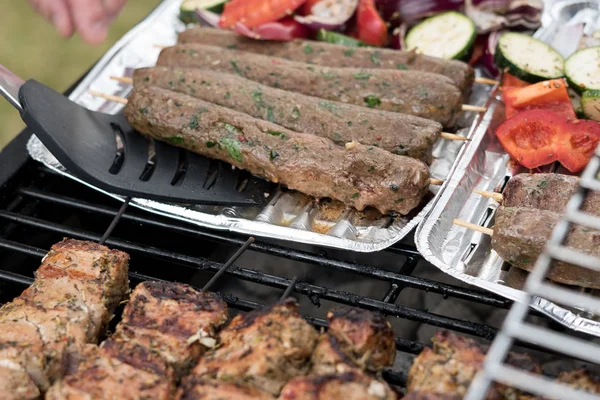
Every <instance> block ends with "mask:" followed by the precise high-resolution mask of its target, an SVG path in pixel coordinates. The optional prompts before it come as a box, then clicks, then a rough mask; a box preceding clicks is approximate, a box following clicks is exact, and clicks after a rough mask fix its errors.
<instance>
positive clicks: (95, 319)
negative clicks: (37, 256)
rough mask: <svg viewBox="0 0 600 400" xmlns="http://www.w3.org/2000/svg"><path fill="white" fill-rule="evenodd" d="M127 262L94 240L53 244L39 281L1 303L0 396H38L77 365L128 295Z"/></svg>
mask: <svg viewBox="0 0 600 400" xmlns="http://www.w3.org/2000/svg"><path fill="white" fill-rule="evenodd" d="M128 262H129V256H128V255H127V254H125V253H123V252H120V251H117V250H110V249H108V248H107V247H105V246H102V245H99V244H96V243H92V242H87V241H79V240H73V239H65V240H63V241H62V242H60V243H57V244H55V245H53V246H52V248H51V249H50V251H49V252H48V254H47V255H46V256H45V257H44V258H43V260H42V264H41V266H40V267H39V269H38V270H37V271H36V279H35V281H34V283H33V284H32V285H31V286H30V287H29V288H28V289H26V290H25V291H24V292H23V293H22V294H21V295H20V296H19V297H18V298H16V299H15V300H14V301H12V302H10V303H7V304H5V305H4V306H3V307H2V308H0V398H2V399H7V400H8V399H11V400H30V399H37V398H39V397H40V394H41V393H43V392H44V391H45V390H46V389H48V387H49V385H50V384H52V383H53V382H55V381H56V380H57V379H59V378H61V377H62V376H63V375H64V374H65V373H66V372H68V371H70V370H72V369H74V368H76V365H77V364H78V362H79V361H80V360H81V359H82V357H83V356H84V353H85V346H86V344H87V343H95V342H96V341H97V339H98V335H99V334H100V333H102V332H103V331H104V329H105V328H106V326H107V324H108V322H109V320H110V318H111V317H112V314H113V312H114V309H115V307H116V306H117V304H118V303H119V301H120V300H121V299H122V298H123V297H124V295H125V292H126V290H127V286H128V285H127V269H128Z"/></svg>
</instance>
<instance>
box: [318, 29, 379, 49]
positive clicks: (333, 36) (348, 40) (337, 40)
mask: <svg viewBox="0 0 600 400" xmlns="http://www.w3.org/2000/svg"><path fill="white" fill-rule="evenodd" d="M317 40H319V41H321V42H328V43H333V44H341V45H342V46H350V47H368V46H369V45H368V44H366V43H363V42H361V41H360V40H358V39H354V38H353V37H350V36H346V35H342V34H341V33H337V32H333V31H328V30H325V29H319V31H318V32H317Z"/></svg>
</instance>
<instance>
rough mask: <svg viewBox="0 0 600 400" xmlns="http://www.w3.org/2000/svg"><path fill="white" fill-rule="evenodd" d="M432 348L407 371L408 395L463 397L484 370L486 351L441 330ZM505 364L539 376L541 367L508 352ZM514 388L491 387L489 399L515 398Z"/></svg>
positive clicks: (435, 337)
mask: <svg viewBox="0 0 600 400" xmlns="http://www.w3.org/2000/svg"><path fill="white" fill-rule="evenodd" d="M432 341H433V349H430V348H428V347H426V348H425V349H424V350H423V351H422V352H421V353H420V354H419V355H418V356H417V357H416V358H415V360H414V362H413V364H412V366H411V367H410V370H409V372H408V379H407V384H406V391H407V393H410V392H420V393H423V394H425V393H427V394H430V395H445V396H450V397H452V396H456V397H458V398H463V396H464V395H465V394H466V393H467V390H468V389H469V386H470V385H471V382H472V381H473V378H475V375H476V374H477V372H479V371H480V370H481V369H482V368H483V362H484V359H485V352H486V349H484V348H482V346H480V345H479V344H477V343H476V342H475V341H473V340H471V339H467V338H465V337H461V336H458V335H455V334H453V333H450V332H446V331H441V332H438V333H436V335H435V336H434V337H433V339H432ZM506 362H507V364H509V365H511V366H513V367H515V368H519V369H522V370H525V371H527V372H531V373H536V374H539V373H541V368H540V366H539V365H538V364H537V363H536V362H535V361H533V360H532V359H531V357H529V356H528V355H526V354H516V353H509V356H508V359H507V360H506ZM521 395H524V394H523V393H522V392H520V391H519V390H517V389H514V388H509V387H506V386H504V385H501V384H498V383H496V384H494V385H493V386H492V387H491V389H490V391H489V392H488V397H487V399H488V400H501V399H504V398H507V399H508V398H510V399H514V398H518V396H521Z"/></svg>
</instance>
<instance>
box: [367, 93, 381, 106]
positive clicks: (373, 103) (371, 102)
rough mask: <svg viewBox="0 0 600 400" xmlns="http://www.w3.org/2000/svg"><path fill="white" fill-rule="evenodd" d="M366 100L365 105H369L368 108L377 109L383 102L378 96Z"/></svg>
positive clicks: (370, 96)
mask: <svg viewBox="0 0 600 400" xmlns="http://www.w3.org/2000/svg"><path fill="white" fill-rule="evenodd" d="M364 100H365V103H366V104H367V107H369V108H375V107H377V106H379V105H380V104H381V100H379V98H378V97H377V96H375V95H372V94H370V95H368V96H367V97H365V98H364Z"/></svg>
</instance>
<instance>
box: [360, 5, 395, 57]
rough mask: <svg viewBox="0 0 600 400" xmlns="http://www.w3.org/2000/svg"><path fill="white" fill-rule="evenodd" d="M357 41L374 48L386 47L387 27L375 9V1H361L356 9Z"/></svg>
mask: <svg viewBox="0 0 600 400" xmlns="http://www.w3.org/2000/svg"><path fill="white" fill-rule="evenodd" d="M356 28H357V29H356V36H357V39H358V40H360V41H363V42H365V43H368V44H370V45H373V46H385V44H386V43H387V35H388V31H387V26H386V24H385V21H384V20H383V18H381V16H380V15H379V13H378V12H377V8H375V2H374V0H359V2H358V8H357V9H356Z"/></svg>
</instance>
